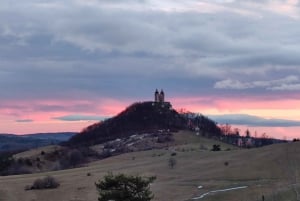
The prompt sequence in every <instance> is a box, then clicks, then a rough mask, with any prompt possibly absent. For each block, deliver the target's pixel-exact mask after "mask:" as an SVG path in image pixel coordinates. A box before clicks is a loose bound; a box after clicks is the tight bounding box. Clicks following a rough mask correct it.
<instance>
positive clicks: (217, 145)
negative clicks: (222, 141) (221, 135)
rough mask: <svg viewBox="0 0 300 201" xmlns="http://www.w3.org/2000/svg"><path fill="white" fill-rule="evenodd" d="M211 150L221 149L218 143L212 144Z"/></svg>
mask: <svg viewBox="0 0 300 201" xmlns="http://www.w3.org/2000/svg"><path fill="white" fill-rule="evenodd" d="M211 150H212V151H221V148H220V145H219V144H214V145H213V148H212V149H211Z"/></svg>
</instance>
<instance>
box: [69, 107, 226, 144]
mask: <svg viewBox="0 0 300 201" xmlns="http://www.w3.org/2000/svg"><path fill="white" fill-rule="evenodd" d="M193 121H197V122H198V123H199V124H201V126H202V131H203V132H207V133H210V134H211V133H220V130H219V128H218V127H217V126H216V124H215V123H214V122H213V121H212V120H210V119H208V118H205V117H203V116H197V117H191V116H189V115H185V114H180V113H178V112H177V111H176V110H174V109H173V108H172V105H171V104H170V103H169V102H163V103H159V102H140V103H134V104H132V105H130V106H129V107H127V108H126V109H125V110H124V111H122V112H121V113H120V114H118V115H117V116H115V117H113V118H110V119H107V120H105V121H102V122H99V123H96V124H93V125H90V126H88V127H87V128H85V129H84V130H83V131H82V132H81V133H79V134H78V135H75V136H73V137H72V138H71V139H70V140H69V141H68V142H67V143H66V144H67V145H71V146H77V145H87V146H88V145H95V144H100V143H104V142H107V141H110V140H114V139H117V138H126V137H129V136H131V135H135V134H142V133H151V132H157V131H159V130H169V131H176V130H182V129H187V128H189V126H190V125H191V124H193Z"/></svg>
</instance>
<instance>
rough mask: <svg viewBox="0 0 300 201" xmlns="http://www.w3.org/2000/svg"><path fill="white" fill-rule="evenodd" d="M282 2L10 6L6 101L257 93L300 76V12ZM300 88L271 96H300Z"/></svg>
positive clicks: (0, 78) (3, 84)
mask: <svg viewBox="0 0 300 201" xmlns="http://www.w3.org/2000/svg"><path fill="white" fill-rule="evenodd" d="M275 2H277V3H278V4H280V3H287V4H288V2H286V1H275ZM272 3H274V1H273V2H271V1H221V0H219V1H193V0H191V1H186V2H182V1H164V2H161V1H157V0H144V1H139V0H122V1H121V0H120V1H97V0H92V1H82V0H63V1H55V0H53V1H50V2H49V1H46V0H29V1H22V2H20V1H16V0H14V1H9V2H3V3H1V7H0V24H1V25H0V43H1V46H0V58H1V61H0V91H1V92H2V94H1V97H2V98H3V99H5V98H6V99H11V98H14V99H17V98H19V99H20V98H25V99H30V98H40V99H45V98H51V97H56V98H66V97H68V98H70V99H81V98H82V96H83V95H82V94H85V95H86V96H87V97H88V96H90V95H93V96H96V97H103V96H109V97H114V98H117V97H119V98H120V99H122V98H126V97H128V96H129V97H135V96H138V95H136V94H140V96H142V97H143V96H146V94H147V93H149V91H152V90H153V89H155V88H157V87H158V88H160V87H161V88H164V86H167V87H168V88H169V89H170V90H178V89H180V90H183V91H184V90H185V89H188V91H190V93H191V94H190V95H195V92H198V93H201V94H208V95H209V94H214V93H219V90H218V89H214V86H215V88H222V89H228V88H230V86H229V85H230V84H231V85H232V86H231V88H234V87H237V88H240V89H243V90H248V89H253V87H248V85H249V83H250V85H251V86H253V83H254V82H256V81H261V82H268V83H272V81H273V80H280V79H284V78H286V77H288V76H291V75H294V76H298V75H299V73H300V69H299V68H298V65H300V59H299V56H298V55H299V53H300V50H299V48H298V47H299V45H300V39H299V37H298V36H299V34H300V28H299V26H298V24H299V18H297V16H295V12H294V10H296V11H297V9H299V8H298V7H297V6H296V5H290V4H288V5H289V6H290V7H291V8H292V9H294V10H291V12H290V13H289V12H285V13H279V12H278V10H276V9H275V10H274V7H272V6H270V5H271V4H272ZM298 11H299V10H298ZM275 22H276V23H275ZM249 75H251V76H249ZM254 76H255V77H254ZM174 80H176V81H174ZM196 80H201V81H196ZM218 83H219V84H218ZM220 83H221V84H223V85H224V86H222V85H220ZM226 84H227V85H226ZM158 85H159V86H158ZM299 85H300V83H298V82H293V83H283V84H281V85H276V86H273V88H271V86H269V88H268V89H269V91H272V90H273V91H274V90H286V89H289V90H299V89H300V87H299ZM136 86H139V88H138V89H137V88H136ZM216 86H217V87H216ZM218 86H219V87H218ZM264 89H267V88H264ZM216 90H217V91H216ZM257 92H259V91H257ZM74 94H77V95H74ZM44 109H45V110H48V109H49V108H44ZM50 109H51V108H50ZM54 109H55V108H54Z"/></svg>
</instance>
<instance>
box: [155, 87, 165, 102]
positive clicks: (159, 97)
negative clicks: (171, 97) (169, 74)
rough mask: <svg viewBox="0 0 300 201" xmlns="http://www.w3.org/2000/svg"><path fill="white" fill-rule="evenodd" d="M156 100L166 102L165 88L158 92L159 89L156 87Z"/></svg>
mask: <svg viewBox="0 0 300 201" xmlns="http://www.w3.org/2000/svg"><path fill="white" fill-rule="evenodd" d="M154 101H155V102H157V103H164V102H165V93H164V91H163V90H161V91H160V92H158V90H157V89H156V91H155V93H154Z"/></svg>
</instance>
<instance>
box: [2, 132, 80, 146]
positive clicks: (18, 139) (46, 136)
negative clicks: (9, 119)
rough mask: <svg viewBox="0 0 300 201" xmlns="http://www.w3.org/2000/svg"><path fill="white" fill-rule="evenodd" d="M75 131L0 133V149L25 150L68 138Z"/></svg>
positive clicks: (57, 142) (56, 142)
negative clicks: (24, 133)
mask: <svg viewBox="0 0 300 201" xmlns="http://www.w3.org/2000/svg"><path fill="white" fill-rule="evenodd" d="M75 134H76V133H74V132H63V133H35V134H26V135H15V134H0V151H16V150H26V149H31V148H36V147H41V146H46V145H50V144H59V143H61V142H64V141H67V140H69V139H70V138H71V137H72V136H74V135H75Z"/></svg>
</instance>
